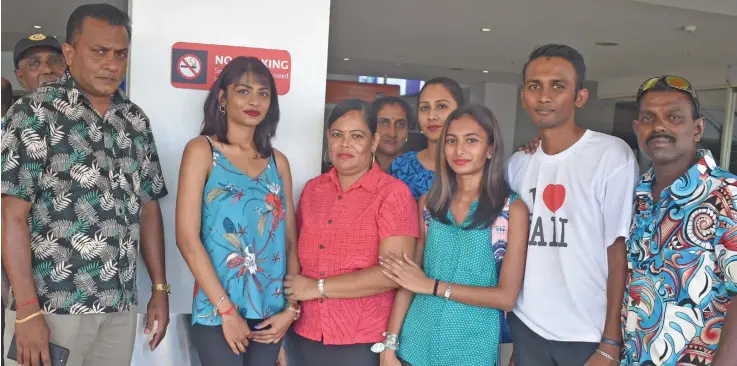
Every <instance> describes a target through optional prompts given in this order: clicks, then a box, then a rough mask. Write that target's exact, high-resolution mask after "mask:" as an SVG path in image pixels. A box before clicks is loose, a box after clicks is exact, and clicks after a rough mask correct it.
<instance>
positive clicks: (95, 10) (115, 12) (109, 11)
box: [66, 4, 131, 45]
mask: <svg viewBox="0 0 737 366" xmlns="http://www.w3.org/2000/svg"><path fill="white" fill-rule="evenodd" d="M86 18H93V19H97V20H102V21H104V22H105V23H108V24H110V25H115V26H124V27H125V30H126V32H128V42H130V40H131V21H130V18H129V17H128V14H126V13H125V12H123V11H122V10H120V9H118V8H116V7H115V6H113V5H110V4H85V5H82V6H80V7H78V8H77V9H74V11H73V12H72V15H70V16H69V20H68V21H67V38H66V42H67V43H69V44H71V45H74V44H75V43H76V42H77V37H79V33H80V32H82V25H83V23H84V20H85V19H86Z"/></svg>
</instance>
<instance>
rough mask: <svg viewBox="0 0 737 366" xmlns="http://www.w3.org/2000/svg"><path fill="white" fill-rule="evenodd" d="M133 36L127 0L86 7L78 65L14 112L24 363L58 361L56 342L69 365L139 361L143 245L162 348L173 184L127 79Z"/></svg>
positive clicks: (13, 267)
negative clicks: (124, 85)
mask: <svg viewBox="0 0 737 366" xmlns="http://www.w3.org/2000/svg"><path fill="white" fill-rule="evenodd" d="M130 36H131V28H130V19H129V18H128V16H127V15H126V14H125V13H123V12H122V11H121V10H119V9H117V8H116V7H114V6H112V5H109V4H87V5H82V6H80V7H78V8H77V9H76V10H74V12H72V14H71V16H70V17H69V21H68V23H67V36H66V41H67V43H65V44H64V46H63V47H62V48H63V53H64V58H65V60H66V63H67V64H68V65H69V68H68V69H67V71H66V72H65V73H64V74H63V76H62V78H61V79H60V80H59V81H58V82H56V83H51V84H48V85H44V86H41V87H39V88H38V89H37V90H36V91H35V92H33V93H31V94H29V95H26V96H23V97H22V98H21V99H20V100H19V101H18V102H17V103H15V104H14V105H13V106H12V107H11V108H10V110H9V111H8V114H7V115H6V116H5V122H6V127H5V128H6V131H5V133H3V135H2V169H1V170H2V184H1V186H2V229H3V230H2V232H1V234H2V253H3V256H2V260H3V263H4V265H5V269H6V270H7V273H8V277H9V278H10V284H11V294H12V296H10V309H9V310H8V312H7V313H6V315H7V316H8V319H7V320H8V321H7V324H6V329H5V337H4V338H5V339H4V340H5V342H6V343H5V345H6V349H9V346H10V343H9V342H10V341H11V339H12V338H13V336H14V335H15V339H16V346H17V359H18V360H17V361H18V362H17V363H18V364H22V365H26V366H28V365H30V366H38V365H41V364H42V363H43V364H44V365H51V362H50V354H49V343H52V344H54V345H58V346H61V347H64V348H66V349H68V350H69V360H68V362H67V363H66V364H67V365H69V366H82V365H84V366H129V365H130V362H131V358H132V351H133V344H134V339H135V336H136V333H137V332H136V319H137V315H136V311H135V310H136V307H137V305H138V297H137V291H136V272H137V271H136V262H137V259H138V253H139V249H140V252H141V253H142V254H143V260H144V262H145V264H146V269H147V270H148V274H149V275H150V277H151V282H152V284H153V288H152V296H151V298H150V300H149V301H148V309H147V319H146V326H145V330H144V331H143V332H145V333H146V334H151V333H153V332H154V331H153V327H154V323H155V322H157V323H158V326H157V328H156V330H155V333H153V334H152V340H151V342H150V343H149V346H150V348H151V350H153V349H154V348H155V347H156V346H157V345H158V344H159V342H161V340H162V339H163V337H164V335H165V333H166V329H167V326H168V323H169V300H168V292H169V290H170V288H169V285H168V284H167V283H166V271H165V266H164V233H163V225H162V218H161V210H160V208H159V204H158V203H157V200H158V199H160V198H162V197H164V196H165V195H166V194H167V190H166V187H165V184H164V180H163V176H162V174H161V167H160V163H159V158H158V154H157V151H156V144H155V142H154V137H153V134H152V132H151V124H150V122H149V120H148V117H147V116H146V115H145V113H144V112H143V111H142V110H141V109H140V108H139V107H138V106H137V105H136V104H135V103H133V102H132V101H131V100H130V99H128V97H127V96H126V95H125V94H124V93H122V92H121V91H120V90H119V86H120V84H121V82H122V80H123V77H124V75H125V72H126V69H127V66H128V48H129V45H130ZM23 62H24V61H21V64H23ZM21 66H22V65H21ZM147 300H148V299H147ZM4 364H5V365H15V364H16V363H15V362H14V361H11V360H9V359H5V362H4Z"/></svg>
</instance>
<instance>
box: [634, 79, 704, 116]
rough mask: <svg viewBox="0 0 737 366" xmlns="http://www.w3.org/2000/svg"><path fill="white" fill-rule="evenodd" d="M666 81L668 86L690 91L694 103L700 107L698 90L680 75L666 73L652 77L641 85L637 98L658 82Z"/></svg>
mask: <svg viewBox="0 0 737 366" xmlns="http://www.w3.org/2000/svg"><path fill="white" fill-rule="evenodd" d="M661 82H662V83H664V84H665V85H666V86H667V87H669V88H672V89H676V90H680V91H683V92H686V93H688V95H690V96H691V99H693V101H694V103H695V104H696V108H697V110H698V108H699V99H698V97H697V96H696V91H695V90H694V88H693V85H691V83H690V82H689V81H688V80H686V79H684V78H682V77H680V76H671V75H665V76H656V77H653V78H650V79H647V80H645V82H644V83H642V85H640V89H639V90H638V91H637V99H640V97H642V95H643V94H644V93H645V92H646V91H648V90H650V89H652V88H653V87H655V86H656V85H658V83H661Z"/></svg>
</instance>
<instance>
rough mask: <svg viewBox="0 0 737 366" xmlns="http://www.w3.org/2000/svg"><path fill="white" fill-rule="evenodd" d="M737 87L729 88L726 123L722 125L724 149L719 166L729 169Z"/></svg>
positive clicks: (725, 108)
mask: <svg viewBox="0 0 737 366" xmlns="http://www.w3.org/2000/svg"><path fill="white" fill-rule="evenodd" d="M736 90H737V88H727V90H726V91H727V93H726V94H727V100H726V101H725V105H724V124H723V125H722V149H721V151H720V154H719V166H721V167H722V169H724V170H729V162H730V157H731V154H732V142H733V140H734V136H733V135H734V133H733V131H734V113H735V109H736V108H737V91H736Z"/></svg>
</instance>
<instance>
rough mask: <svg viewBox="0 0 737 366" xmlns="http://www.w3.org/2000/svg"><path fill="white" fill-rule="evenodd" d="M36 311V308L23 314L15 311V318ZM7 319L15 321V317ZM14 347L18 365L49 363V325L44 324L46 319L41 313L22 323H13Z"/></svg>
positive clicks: (38, 365) (27, 365) (30, 365)
mask: <svg viewBox="0 0 737 366" xmlns="http://www.w3.org/2000/svg"><path fill="white" fill-rule="evenodd" d="M36 311H38V309H36V310H33V311H31V312H27V313H23V314H19V313H16V317H17V319H23V318H25V317H26V316H28V315H31V314H33V313H35V312H36ZM8 320H9V321H15V319H8ZM15 347H16V351H17V353H16V354H17V355H18V365H26V366H42V365H51V355H50V354H49V327H48V325H46V319H44V316H43V315H37V316H36V317H34V318H32V319H29V320H28V321H26V322H24V323H20V324H16V325H15ZM41 362H43V363H41Z"/></svg>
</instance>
